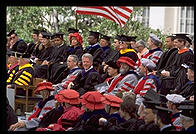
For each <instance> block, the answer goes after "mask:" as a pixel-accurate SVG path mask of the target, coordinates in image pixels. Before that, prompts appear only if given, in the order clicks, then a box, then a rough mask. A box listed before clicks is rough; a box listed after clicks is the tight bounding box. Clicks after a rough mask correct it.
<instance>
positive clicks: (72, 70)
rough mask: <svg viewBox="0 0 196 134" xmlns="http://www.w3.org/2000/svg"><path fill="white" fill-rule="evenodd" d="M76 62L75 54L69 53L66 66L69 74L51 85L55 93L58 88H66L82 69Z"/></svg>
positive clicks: (77, 60)
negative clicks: (59, 81)
mask: <svg viewBox="0 0 196 134" xmlns="http://www.w3.org/2000/svg"><path fill="white" fill-rule="evenodd" d="M78 62H79V59H78V57H77V56H76V55H69V57H68V58H67V68H68V69H69V74H68V75H67V77H66V78H65V79H63V80H62V82H61V83H58V84H56V85H53V88H54V89H55V92H56V93H57V92H59V91H60V90H63V89H67V86H68V84H69V83H70V82H72V81H74V80H75V78H76V77H77V75H78V74H79V73H80V72H81V71H82V69H80V68H79V67H78ZM56 93H55V94H56Z"/></svg>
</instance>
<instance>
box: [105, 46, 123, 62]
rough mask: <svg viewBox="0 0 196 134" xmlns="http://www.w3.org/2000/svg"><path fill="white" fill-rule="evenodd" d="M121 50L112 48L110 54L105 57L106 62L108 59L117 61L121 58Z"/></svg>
mask: <svg viewBox="0 0 196 134" xmlns="http://www.w3.org/2000/svg"><path fill="white" fill-rule="evenodd" d="M119 55H120V52H119V51H117V50H113V49H111V51H110V53H109V54H108V56H107V57H106V58H105V59H104V61H105V62H108V61H114V62H116V61H117V60H118V59H119V57H120V56H119Z"/></svg>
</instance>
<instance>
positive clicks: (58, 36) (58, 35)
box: [54, 32, 64, 39]
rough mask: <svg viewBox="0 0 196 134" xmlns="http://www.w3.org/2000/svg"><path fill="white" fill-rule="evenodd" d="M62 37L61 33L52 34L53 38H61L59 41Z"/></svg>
mask: <svg viewBox="0 0 196 134" xmlns="http://www.w3.org/2000/svg"><path fill="white" fill-rule="evenodd" d="M63 35H64V33H61V32H59V33H55V34H54V38H61V39H63Z"/></svg>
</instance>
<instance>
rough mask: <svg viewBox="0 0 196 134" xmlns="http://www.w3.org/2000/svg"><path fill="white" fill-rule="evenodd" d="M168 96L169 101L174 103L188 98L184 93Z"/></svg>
mask: <svg viewBox="0 0 196 134" xmlns="http://www.w3.org/2000/svg"><path fill="white" fill-rule="evenodd" d="M166 98H167V100H168V101H171V102H172V103H181V102H182V101H184V100H185V99H186V98H184V97H183V96H182V95H179V94H168V95H167V96H166Z"/></svg>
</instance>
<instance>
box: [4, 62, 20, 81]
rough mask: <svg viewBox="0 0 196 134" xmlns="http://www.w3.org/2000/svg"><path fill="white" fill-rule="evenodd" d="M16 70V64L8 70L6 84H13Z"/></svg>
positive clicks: (17, 66)
mask: <svg viewBox="0 0 196 134" xmlns="http://www.w3.org/2000/svg"><path fill="white" fill-rule="evenodd" d="M18 69H19V65H18V63H16V64H14V65H12V66H10V67H9V68H8V72H7V81H6V82H7V84H11V83H12V82H13V80H14V78H15V76H16V73H17V71H18Z"/></svg>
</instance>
